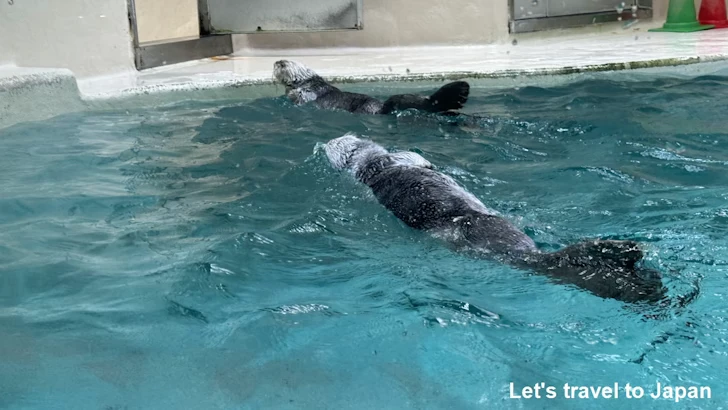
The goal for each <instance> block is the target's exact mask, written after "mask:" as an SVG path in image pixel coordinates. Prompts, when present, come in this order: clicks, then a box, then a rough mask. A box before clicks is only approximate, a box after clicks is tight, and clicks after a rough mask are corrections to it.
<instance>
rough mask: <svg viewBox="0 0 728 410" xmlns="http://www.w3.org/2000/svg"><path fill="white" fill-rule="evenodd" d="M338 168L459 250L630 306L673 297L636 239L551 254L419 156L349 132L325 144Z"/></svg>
mask: <svg viewBox="0 0 728 410" xmlns="http://www.w3.org/2000/svg"><path fill="white" fill-rule="evenodd" d="M325 151H326V155H327V157H328V158H329V161H330V163H331V165H332V166H333V167H334V168H336V169H339V170H349V171H351V172H352V174H353V175H354V176H355V178H356V179H357V180H358V181H360V182H362V183H364V184H366V185H367V186H369V187H370V188H371V189H372V192H373V193H374V195H375V196H376V198H377V200H378V201H379V203H381V204H382V205H383V206H384V207H386V208H387V209H388V210H389V211H391V212H392V213H393V214H394V215H395V216H396V217H397V218H399V219H400V220H402V221H403V222H404V223H405V224H407V225H408V226H410V227H412V228H414V229H419V230H423V231H427V232H430V233H432V234H434V235H436V236H438V237H441V238H444V239H445V240H447V241H448V242H449V243H451V244H453V245H454V246H455V247H456V248H457V249H459V250H464V251H469V252H474V253H475V254H476V255H478V256H482V257H488V258H492V259H496V260H499V261H502V262H504V263H507V264H510V265H512V266H515V267H518V268H524V269H528V270H531V271H535V272H536V273H539V274H543V275H547V276H549V277H551V278H552V279H554V280H556V281H558V282H561V283H564V284H571V285H575V286H578V287H580V288H583V289H586V290H588V291H590V292H592V293H594V294H596V295H597V296H600V297H604V298H613V299H617V300H621V301H625V302H657V301H659V300H662V299H663V298H664V297H665V294H666V288H665V287H664V286H663V284H662V279H661V276H660V274H659V272H657V271H654V270H649V269H643V268H640V267H638V262H639V261H640V260H641V259H642V258H643V253H642V251H641V250H640V248H639V246H638V244H637V243H636V242H633V241H613V240H593V241H584V242H581V243H577V244H574V245H571V246H568V247H566V248H564V249H562V250H560V251H557V252H552V253H546V252H542V251H540V250H539V249H538V247H537V246H536V244H535V243H534V241H533V240H532V239H531V238H530V237H529V236H528V235H526V234H525V233H524V232H522V231H521V230H520V229H518V228H517V227H516V226H515V225H513V224H512V223H511V222H510V221H508V220H507V219H505V218H503V217H501V216H499V215H498V214H497V213H496V212H494V211H492V210H490V209H488V208H487V207H486V206H485V205H483V203H482V202H481V201H480V200H478V199H477V198H476V197H475V196H474V195H472V194H471V193H469V192H467V191H466V190H465V189H464V188H462V187H461V186H460V185H458V184H457V182H455V180H453V179H452V178H450V177H449V176H447V175H445V174H442V173H440V172H437V171H436V170H435V169H433V167H432V165H431V164H430V163H429V162H428V161H427V160H425V159H424V158H422V157H421V156H419V155H418V154H415V153H411V152H396V153H389V152H387V151H386V150H385V149H384V148H383V147H381V146H380V145H377V144H375V143H374V142H371V141H368V140H363V139H360V138H357V137H356V136H353V135H350V134H347V135H345V136H343V137H340V138H336V139H334V140H331V141H329V142H328V143H327V144H326V146H325Z"/></svg>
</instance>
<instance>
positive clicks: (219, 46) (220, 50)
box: [134, 35, 233, 70]
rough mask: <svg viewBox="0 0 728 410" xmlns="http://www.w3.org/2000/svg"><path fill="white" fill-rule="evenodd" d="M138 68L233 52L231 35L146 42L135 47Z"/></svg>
mask: <svg viewBox="0 0 728 410" xmlns="http://www.w3.org/2000/svg"><path fill="white" fill-rule="evenodd" d="M134 51H135V54H136V61H135V63H136V67H137V70H144V69H147V68H152V67H159V66H163V65H168V64H176V63H181V62H183V61H191V60H198V59H201V58H208V57H215V56H223V55H227V54H232V52H233V40H232V37H231V36H230V35H222V36H209V37H201V38H194V39H189V40H181V41H170V42H156V43H144V44H141V45H139V46H137V47H135V50H134Z"/></svg>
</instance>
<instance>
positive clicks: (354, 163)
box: [324, 133, 387, 173]
mask: <svg viewBox="0 0 728 410" xmlns="http://www.w3.org/2000/svg"><path fill="white" fill-rule="evenodd" d="M324 151H326V156H327V157H328V158H329V162H330V163H331V166H332V167H334V168H336V169H338V170H342V169H348V170H351V171H352V172H353V173H356V172H357V171H358V170H359V168H360V167H362V166H364V165H366V160H367V159H368V158H371V157H372V156H374V155H386V154H387V150H385V149H384V148H382V147H381V146H379V145H377V144H375V143H373V142H372V141H368V140H364V139H361V138H359V137H357V136H356V135H354V134H351V133H349V134H346V135H344V136H343V137H339V138H334V139H332V140H331V141H329V142H327V143H326V145H325V146H324Z"/></svg>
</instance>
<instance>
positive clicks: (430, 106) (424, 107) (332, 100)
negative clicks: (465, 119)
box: [273, 60, 470, 114]
mask: <svg viewBox="0 0 728 410" xmlns="http://www.w3.org/2000/svg"><path fill="white" fill-rule="evenodd" d="M273 75H274V77H275V78H276V80H278V81H279V82H281V83H282V84H283V85H285V86H286V95H287V96H288V98H289V99H290V100H291V101H292V102H293V103H294V104H299V105H300V104H306V103H312V104H314V105H316V106H317V107H319V108H322V109H328V110H344V111H349V112H351V113H357V114H391V113H393V112H396V111H401V110H407V109H416V110H421V111H425V112H431V113H445V112H450V111H451V110H457V109H460V108H462V107H463V105H464V104H465V102H466V101H467V100H468V95H469V94H470V85H469V84H468V83H467V82H465V81H455V82H452V83H449V84H446V85H444V86H443V87H441V88H440V89H439V90H437V91H436V92H435V93H434V94H432V95H430V96H427V97H425V96H420V95H415V94H398V95H393V96H391V97H389V98H388V99H387V100H386V101H384V102H382V101H380V100H378V99H376V98H374V97H370V96H368V95H366V94H359V93H351V92H347V91H341V90H339V89H338V88H336V87H334V86H333V85H331V84H329V83H328V82H327V81H326V80H324V79H323V78H322V77H321V76H319V75H318V74H316V72H314V71H313V70H311V69H310V68H308V67H306V66H304V65H303V64H300V63H297V62H295V61H290V60H279V61H276V63H275V64H274V65H273Z"/></svg>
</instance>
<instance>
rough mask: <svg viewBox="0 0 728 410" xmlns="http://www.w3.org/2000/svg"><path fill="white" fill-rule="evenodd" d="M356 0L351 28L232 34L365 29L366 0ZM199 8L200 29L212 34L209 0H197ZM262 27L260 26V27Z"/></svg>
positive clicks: (259, 31) (299, 31)
mask: <svg viewBox="0 0 728 410" xmlns="http://www.w3.org/2000/svg"><path fill="white" fill-rule="evenodd" d="M355 1H356V23H355V24H354V27H351V28H336V29H318V30H304V29H300V30H254V31H236V32H234V33H231V34H265V33H311V32H319V33H320V32H331V31H351V30H363V29H364V25H363V24H364V23H363V20H364V0H355ZM197 4H198V6H197V9H198V10H199V13H200V31H203V30H204V33H205V34H206V35H210V34H212V33H213V32H214V28H213V27H212V23H211V22H210V11H209V7H208V0H197ZM259 29H260V27H259Z"/></svg>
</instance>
